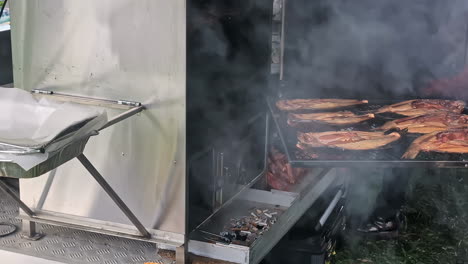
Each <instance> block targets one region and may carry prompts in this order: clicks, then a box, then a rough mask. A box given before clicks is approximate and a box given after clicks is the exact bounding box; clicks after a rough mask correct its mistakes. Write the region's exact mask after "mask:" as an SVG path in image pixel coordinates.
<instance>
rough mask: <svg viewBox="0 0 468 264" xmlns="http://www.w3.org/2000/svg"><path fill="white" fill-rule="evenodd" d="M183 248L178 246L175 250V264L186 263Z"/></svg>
mask: <svg viewBox="0 0 468 264" xmlns="http://www.w3.org/2000/svg"><path fill="white" fill-rule="evenodd" d="M185 253H186V252H185V247H184V246H180V247H178V248H176V255H175V257H176V264H185V263H186V262H185V261H186V256H185Z"/></svg>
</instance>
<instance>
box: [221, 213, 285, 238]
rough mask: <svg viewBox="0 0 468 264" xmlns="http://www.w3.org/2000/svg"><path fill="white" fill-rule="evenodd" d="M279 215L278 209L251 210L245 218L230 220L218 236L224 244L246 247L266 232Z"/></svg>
mask: <svg viewBox="0 0 468 264" xmlns="http://www.w3.org/2000/svg"><path fill="white" fill-rule="evenodd" d="M281 213H282V211H281V210H279V209H270V208H268V209H266V208H253V209H251V210H249V211H248V215H247V216H242V217H239V218H231V220H230V221H229V223H228V224H226V226H225V227H224V230H223V231H222V232H221V233H220V236H221V237H222V240H223V242H225V243H233V244H237V245H244V246H248V245H250V244H252V243H253V242H254V241H255V240H257V238H259V237H260V236H262V235H263V234H264V233H265V232H267V231H268V230H269V229H270V228H271V227H272V226H273V225H274V224H275V223H276V221H277V220H278V217H279V216H280V215H281Z"/></svg>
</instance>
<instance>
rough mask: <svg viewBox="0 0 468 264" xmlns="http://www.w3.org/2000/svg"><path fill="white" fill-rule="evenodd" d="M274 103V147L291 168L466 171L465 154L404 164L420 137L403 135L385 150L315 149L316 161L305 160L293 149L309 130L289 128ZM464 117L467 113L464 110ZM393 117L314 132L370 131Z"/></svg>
mask: <svg viewBox="0 0 468 264" xmlns="http://www.w3.org/2000/svg"><path fill="white" fill-rule="evenodd" d="M276 101H277V99H274V98H268V107H269V109H270V113H271V115H272V119H273V120H274V123H275V126H276V129H277V138H276V143H277V144H278V145H280V146H282V149H283V150H284V152H285V153H286V155H287V157H288V160H289V162H290V164H291V165H292V166H294V167H302V168H308V167H363V166H374V167H435V168H468V155H467V154H444V153H435V152H430V153H423V152H421V153H420V154H419V155H418V157H416V159H414V160H403V159H401V156H402V155H403V154H404V153H405V151H406V150H407V149H408V147H409V146H410V145H411V143H412V142H413V141H414V140H415V139H416V138H417V137H419V136H420V135H418V134H405V135H403V136H402V138H401V139H400V140H399V141H397V142H394V143H392V144H390V145H388V146H386V147H385V148H381V149H376V150H340V149H332V148H316V150H315V152H314V154H316V155H317V156H318V157H314V158H311V157H307V155H303V154H302V152H301V151H300V150H299V149H298V148H297V147H296V143H297V132H298V131H301V130H303V131H304V130H307V129H310V125H309V127H306V126H300V127H298V128H293V127H290V126H289V125H288V124H287V123H286V121H287V113H285V112H282V111H280V110H279V109H278V108H277V107H276V105H275V102H276ZM393 103H396V102H395V101H390V100H389V101H381V100H379V101H377V100H369V104H367V105H360V106H355V107H347V108H342V109H339V110H344V109H346V110H348V111H352V112H355V113H359V114H364V113H370V112H372V111H373V110H375V109H377V108H380V107H381V106H383V105H389V104H393ZM464 113H468V109H465V111H464ZM400 117H401V116H398V115H395V114H379V115H376V118H375V119H373V120H369V121H366V122H363V123H360V124H359V125H355V126H353V127H333V126H327V125H313V126H314V127H313V128H314V131H318V132H319V131H330V130H332V131H333V130H341V129H347V130H364V131H365V130H370V129H372V128H376V127H379V126H381V125H382V124H384V123H385V122H387V121H390V120H394V119H397V118H400Z"/></svg>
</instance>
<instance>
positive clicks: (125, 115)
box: [99, 106, 145, 131]
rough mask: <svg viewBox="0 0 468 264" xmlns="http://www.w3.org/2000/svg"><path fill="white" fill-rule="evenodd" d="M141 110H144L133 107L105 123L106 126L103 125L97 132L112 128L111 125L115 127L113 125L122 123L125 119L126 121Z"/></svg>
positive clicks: (141, 107)
mask: <svg viewBox="0 0 468 264" xmlns="http://www.w3.org/2000/svg"><path fill="white" fill-rule="evenodd" d="M143 110H145V107H144V106H139V107H134V108H132V109H130V110H128V111H125V112H123V113H122V114H120V115H118V116H116V117H114V118H112V119H111V120H109V121H108V122H107V124H105V125H104V126H103V127H101V128H100V129H99V131H101V130H103V129H106V128H108V127H110V126H112V125H115V124H117V123H119V122H120V121H123V120H125V119H127V118H129V117H131V116H134V115H136V114H138V113H140V112H141V111H143Z"/></svg>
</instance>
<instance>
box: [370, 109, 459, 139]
mask: <svg viewBox="0 0 468 264" xmlns="http://www.w3.org/2000/svg"><path fill="white" fill-rule="evenodd" d="M465 127H466V128H468V115H461V114H457V113H451V112H436V113H431V114H426V115H422V116H410V117H405V118H401V119H397V120H394V121H389V122H387V123H385V124H384V125H383V126H381V127H379V128H378V130H382V131H388V130H391V129H399V130H403V129H407V130H408V133H420V134H429V133H433V132H440V131H444V130H447V129H453V128H465Z"/></svg>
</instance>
